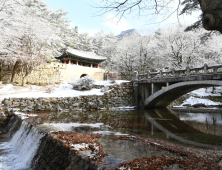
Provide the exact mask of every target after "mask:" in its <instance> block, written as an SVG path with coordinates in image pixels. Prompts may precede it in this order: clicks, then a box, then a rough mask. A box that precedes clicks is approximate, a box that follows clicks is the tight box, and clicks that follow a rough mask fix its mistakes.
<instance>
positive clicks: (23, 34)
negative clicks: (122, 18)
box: [0, 0, 222, 81]
mask: <svg viewBox="0 0 222 170" xmlns="http://www.w3.org/2000/svg"><path fill="white" fill-rule="evenodd" d="M66 15H67V12H65V11H64V10H62V9H60V10H57V11H53V10H52V9H50V8H49V6H48V5H47V4H46V3H44V2H43V1H42V0H1V2H0V20H1V22H0V27H1V29H0V40H1V41H0V68H2V67H3V65H9V64H10V65H14V67H16V65H18V64H22V65H24V77H25V76H26V75H28V74H29V73H30V71H32V70H33V69H34V68H35V67H36V66H38V65H39V64H41V63H43V62H51V61H54V57H57V56H59V55H61V54H62V52H63V51H64V50H66V49H68V48H74V49H78V50H82V51H93V52H95V53H96V54H98V55H101V56H105V57H107V60H106V61H104V62H103V63H102V66H103V68H105V69H107V70H110V71H141V70H144V69H157V68H158V69H163V68H169V69H170V68H185V67H186V66H190V67H195V66H203V64H204V63H207V64H208V65H214V64H219V63H221V60H222V59H221V58H222V38H221V34H219V33H217V32H213V33H212V34H210V36H209V33H208V32H207V31H206V30H204V29H203V28H201V27H198V28H195V29H192V30H191V31H184V30H185V29H186V28H187V27H186V26H183V25H179V24H175V25H172V26H169V27H168V28H160V29H158V30H157V31H156V32H154V33H149V32H148V31H147V32H148V33H146V34H144V33H140V32H139V31H136V30H135V31H134V32H133V33H132V34H130V35H126V36H123V37H121V38H118V37H117V36H116V35H114V34H113V33H110V34H105V33H104V32H103V31H100V32H98V33H97V34H95V35H89V34H88V33H84V34H80V33H79V32H78V26H76V27H75V28H71V26H70V21H69V19H68V18H67V17H66ZM205 35H207V36H205ZM12 81H13V80H12Z"/></svg>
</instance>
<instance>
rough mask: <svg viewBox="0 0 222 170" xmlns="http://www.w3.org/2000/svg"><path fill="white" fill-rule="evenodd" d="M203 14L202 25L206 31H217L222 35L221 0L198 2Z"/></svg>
mask: <svg viewBox="0 0 222 170" xmlns="http://www.w3.org/2000/svg"><path fill="white" fill-rule="evenodd" d="M198 1H199V3H200V7H201V10H202V12H203V17H202V23H203V27H204V28H205V29H206V30H217V31H220V33H222V11H221V8H222V2H221V0H214V1H212V0H198Z"/></svg>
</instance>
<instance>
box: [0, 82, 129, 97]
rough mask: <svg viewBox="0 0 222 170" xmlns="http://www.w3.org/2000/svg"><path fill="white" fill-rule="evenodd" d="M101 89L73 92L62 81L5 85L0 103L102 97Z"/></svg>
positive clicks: (1, 87)
mask: <svg viewBox="0 0 222 170" xmlns="http://www.w3.org/2000/svg"><path fill="white" fill-rule="evenodd" d="M122 82H129V81H124V80H117V81H116V83H117V84H120V83H122ZM95 84H96V85H105V86H109V85H113V84H111V82H110V81H96V82H95ZM103 94H104V92H101V89H91V90H85V91H78V90H74V89H73V86H72V85H71V84H69V83H68V82H67V81H64V82H62V83H60V84H58V85H48V86H36V85H27V86H26V87H22V86H19V85H13V84H7V85H1V86H0V101H2V100H3V99H4V98H23V97H28V98H31V97H33V98H39V97H45V98H47V97H77V96H86V95H103Z"/></svg>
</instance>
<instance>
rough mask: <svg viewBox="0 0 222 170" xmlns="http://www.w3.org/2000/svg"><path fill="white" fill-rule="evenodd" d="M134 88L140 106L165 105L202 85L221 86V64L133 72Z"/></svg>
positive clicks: (154, 106)
mask: <svg viewBox="0 0 222 170" xmlns="http://www.w3.org/2000/svg"><path fill="white" fill-rule="evenodd" d="M134 78H135V79H134V80H132V82H133V84H134V90H135V95H136V100H137V105H138V106H139V107H140V108H156V107H166V106H168V105H169V104H170V103H171V102H173V101H174V100H175V99H177V98H178V97H180V96H182V95H184V94H186V93H189V92H191V91H193V90H196V89H198V88H203V87H212V86H222V65H214V66H208V65H207V64H204V66H203V67H196V68H190V67H187V68H186V69H180V70H175V69H173V70H170V71H161V70H160V71H158V72H150V71H148V72H144V73H143V74H137V73H135V76H134Z"/></svg>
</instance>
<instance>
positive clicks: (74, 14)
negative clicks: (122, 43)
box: [43, 0, 199, 35]
mask: <svg viewBox="0 0 222 170" xmlns="http://www.w3.org/2000/svg"><path fill="white" fill-rule="evenodd" d="M43 1H44V2H45V3H47V4H48V5H49V6H50V7H51V8H52V9H53V10H58V9H64V11H65V12H68V15H67V17H68V18H69V20H70V21H71V26H73V27H75V26H78V27H79V32H80V33H84V32H88V33H90V34H94V33H97V32H99V31H101V30H103V31H104V32H105V33H109V32H113V33H114V34H115V35H117V34H119V33H120V32H121V31H125V30H128V29H132V28H134V29H136V30H138V31H147V30H148V31H155V30H157V29H158V28H159V27H161V28H163V27H166V26H167V25H170V24H175V23H177V15H176V13H175V14H174V15H173V16H172V17H170V18H169V19H167V20H166V21H164V22H161V24H157V23H156V22H157V21H151V22H152V23H154V22H155V23H156V24H148V23H147V20H149V18H147V17H139V18H138V17H135V16H133V15H128V16H126V17H124V18H122V19H121V20H120V21H119V18H116V17H115V13H113V12H110V13H106V14H104V15H98V11H99V9H96V8H93V7H92V6H96V4H100V5H101V0H43ZM198 15H199V14H195V15H192V16H189V15H186V16H181V17H180V22H181V23H182V24H185V25H189V24H191V23H193V22H194V21H196V20H197V16H198ZM159 20H161V18H159Z"/></svg>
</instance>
